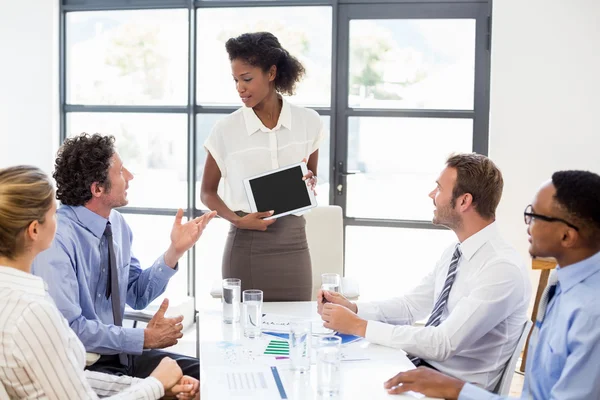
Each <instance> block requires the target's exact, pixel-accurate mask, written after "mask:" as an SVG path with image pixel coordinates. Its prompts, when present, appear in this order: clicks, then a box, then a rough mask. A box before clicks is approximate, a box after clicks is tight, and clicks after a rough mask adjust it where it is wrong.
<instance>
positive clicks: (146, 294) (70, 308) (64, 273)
mask: <svg viewBox="0 0 600 400" xmlns="http://www.w3.org/2000/svg"><path fill="white" fill-rule="evenodd" d="M107 221H110V223H111V225H112V231H113V244H114V249H115V255H116V260H117V269H118V271H119V291H120V295H121V297H120V298H121V312H122V313H123V312H124V310H125V303H127V304H128V305H129V306H130V307H131V308H133V309H136V310H141V309H143V308H145V307H146V306H147V305H148V304H149V303H150V302H151V301H152V300H154V299H155V298H156V297H158V296H159V295H160V294H162V293H163V292H164V290H165V288H166V286H167V282H168V281H169V279H170V278H171V277H172V276H173V275H174V274H175V272H176V270H175V269H172V268H169V267H168V266H167V265H166V264H165V262H164V256H162V255H161V256H160V257H159V258H158V259H157V260H156V261H155V262H154V265H152V267H150V268H148V269H145V270H142V269H141V268H140V262H139V261H138V259H137V258H135V256H134V255H133V253H132V252H131V243H132V240H133V236H132V233H131V230H130V228H129V226H128V225H127V223H126V222H125V219H124V218H123V216H122V215H121V214H120V213H119V212H117V211H115V210H112V211H111V213H110V216H109V219H108V220H107V219H106V218H103V217H101V216H100V215H98V214H96V213H94V212H92V211H90V210H88V209H87V208H85V207H83V206H80V207H71V206H65V205H62V206H61V207H60V208H59V209H58V211H57V222H58V223H57V231H56V236H55V238H54V241H53V242H52V245H51V246H50V248H49V249H48V250H46V251H43V252H42V253H40V254H39V255H38V256H37V257H36V258H35V260H34V262H33V266H32V272H33V274H35V275H37V276H40V277H42V278H43V279H44V281H46V282H47V284H48V291H49V293H50V295H51V296H52V298H53V299H54V301H55V302H56V305H57V307H58V309H59V310H60V311H61V313H62V314H63V315H64V317H65V318H66V319H67V321H68V322H69V325H70V327H71V329H73V331H75V333H76V334H77V336H78V337H79V339H80V340H81V341H82V342H83V344H84V346H85V348H86V350H87V351H88V352H93V353H99V354H117V353H128V354H141V353H142V350H143V345H144V330H143V329H135V328H123V327H120V326H116V325H114V319H113V312H112V304H111V298H110V297H109V298H108V299H107V298H106V284H107V280H108V245H107V243H106V237H105V236H103V233H104V229H105V228H106V223H107ZM149 250H150V249H149ZM122 315H123V314H122Z"/></svg>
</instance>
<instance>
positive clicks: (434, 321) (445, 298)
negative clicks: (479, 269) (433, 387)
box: [408, 244, 462, 366]
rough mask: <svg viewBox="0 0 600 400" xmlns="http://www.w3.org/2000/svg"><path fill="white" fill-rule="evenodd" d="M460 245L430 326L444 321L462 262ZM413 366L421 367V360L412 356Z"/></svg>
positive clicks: (453, 257)
mask: <svg viewBox="0 0 600 400" xmlns="http://www.w3.org/2000/svg"><path fill="white" fill-rule="evenodd" d="M461 255H462V254H461V251H460V244H457V245H456V248H455V250H454V254H453V255H452V260H450V267H448V275H446V282H445V283H444V288H443V289H442V291H441V292H440V295H439V296H438V299H437V301H436V302H435V305H434V306H433V311H432V312H431V315H430V316H429V319H428V320H427V323H426V324H425V326H426V327H428V326H438V325H439V324H440V322H441V319H442V313H443V312H444V308H445V307H446V303H448V297H449V296H450V290H451V289H452V285H453V284H454V280H455V279H456V273H457V271H456V269H457V267H458V262H459V261H460V256H461ZM408 359H409V360H410V361H411V362H412V363H413V364H415V365H416V366H419V364H420V363H421V359H420V358H419V357H416V356H412V357H409V358H408Z"/></svg>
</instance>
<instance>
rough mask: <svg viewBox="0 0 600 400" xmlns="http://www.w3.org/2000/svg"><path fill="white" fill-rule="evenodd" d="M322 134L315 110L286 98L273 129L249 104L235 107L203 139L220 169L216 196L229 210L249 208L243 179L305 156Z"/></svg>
mask: <svg viewBox="0 0 600 400" xmlns="http://www.w3.org/2000/svg"><path fill="white" fill-rule="evenodd" d="M324 137H325V133H324V131H323V125H322V123H321V119H320V117H319V115H318V114H317V112H316V111H314V110H310V109H308V108H303V107H298V106H295V105H293V104H290V103H288V102H287V101H286V100H285V99H282V108H281V113H280V115H279V120H278V121H277V125H276V126H275V127H274V128H273V129H269V128H267V127H266V126H264V125H263V123H262V122H261V120H260V119H259V118H258V117H257V116H256V114H255V113H254V110H253V109H252V108H249V107H242V108H240V109H238V110H237V111H235V112H233V113H232V114H230V115H228V116H227V117H225V118H223V119H221V120H219V121H218V122H217V123H216V125H215V127H214V128H213V130H212V132H211V134H210V136H209V137H208V139H207V140H206V142H205V143H204V147H205V148H206V149H207V150H208V151H209V152H210V154H211V155H212V157H213V158H214V159H215V162H216V163H217V165H218V167H219V170H220V171H221V177H222V179H223V180H222V182H221V185H220V187H219V196H220V197H221V199H223V201H224V202H225V204H226V205H227V207H228V208H229V209H230V210H233V211H245V212H248V213H249V212H251V210H250V205H249V204H248V198H247V197H246V191H245V189H244V179H245V178H249V177H251V176H254V175H258V174H261V173H264V172H268V171H271V170H274V169H277V168H281V167H285V166H287V165H291V164H295V163H299V162H300V161H302V159H303V158H306V159H308V157H309V156H310V155H311V154H312V153H314V152H315V150H317V149H318V148H319V145H320V144H321V142H322V141H323V138H324ZM313 172H315V173H316V171H313Z"/></svg>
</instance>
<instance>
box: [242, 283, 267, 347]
mask: <svg viewBox="0 0 600 400" xmlns="http://www.w3.org/2000/svg"><path fill="white" fill-rule="evenodd" d="M242 297H243V298H244V336H246V337H247V338H257V337H259V336H260V328H261V325H262V304H263V292H262V290H244V293H242Z"/></svg>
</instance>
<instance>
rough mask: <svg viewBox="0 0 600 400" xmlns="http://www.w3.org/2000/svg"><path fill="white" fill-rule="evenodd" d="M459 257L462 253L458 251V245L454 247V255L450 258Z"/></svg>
mask: <svg viewBox="0 0 600 400" xmlns="http://www.w3.org/2000/svg"><path fill="white" fill-rule="evenodd" d="M460 256H462V251H461V250H460V243H459V244H457V245H456V248H455V249H454V254H453V255H452V258H453V259H454V258H456V259H459V258H460Z"/></svg>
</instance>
